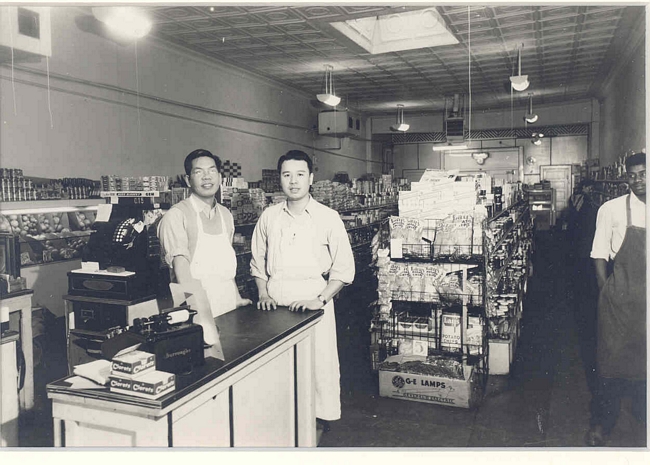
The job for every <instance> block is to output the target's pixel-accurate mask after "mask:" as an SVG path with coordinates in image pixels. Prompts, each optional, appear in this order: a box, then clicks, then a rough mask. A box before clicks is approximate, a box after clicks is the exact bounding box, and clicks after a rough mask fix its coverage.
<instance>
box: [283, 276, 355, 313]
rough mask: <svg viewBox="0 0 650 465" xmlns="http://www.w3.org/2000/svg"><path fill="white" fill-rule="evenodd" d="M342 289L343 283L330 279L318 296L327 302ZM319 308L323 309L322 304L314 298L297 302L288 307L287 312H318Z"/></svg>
mask: <svg viewBox="0 0 650 465" xmlns="http://www.w3.org/2000/svg"><path fill="white" fill-rule="evenodd" d="M344 287H345V283H344V282H343V281H339V280H338V279H330V281H329V282H328V283H327V286H325V289H323V291H322V292H321V293H320V295H321V297H322V298H323V299H325V300H326V301H327V302H329V301H330V300H332V299H333V298H334V296H335V295H336V294H338V293H339V292H340V291H341V289H343V288H344ZM321 308H323V302H321V301H320V300H319V299H316V298H314V299H312V300H297V301H295V302H292V303H291V305H289V310H291V311H305V310H320V309H321Z"/></svg>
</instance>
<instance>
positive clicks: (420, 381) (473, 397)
mask: <svg viewBox="0 0 650 465" xmlns="http://www.w3.org/2000/svg"><path fill="white" fill-rule="evenodd" d="M413 358H414V356H411V357H408V359H409V360H412V359H413ZM404 359H405V358H404V357H403V356H400V355H395V356H393V357H389V358H388V359H387V360H386V361H389V362H398V363H399V362H400V361H401V360H404ZM464 375H465V379H453V378H445V377H441V376H428V375H419V374H411V373H402V372H397V371H385V370H382V369H381V368H380V370H379V395H380V396H381V397H392V398H394V399H403V400H413V401H416V402H424V403H429V404H438V405H448V406H450V407H462V408H473V407H474V406H476V405H477V404H478V402H479V401H480V388H479V386H478V380H477V376H476V374H475V372H474V369H473V367H471V366H465V367H464Z"/></svg>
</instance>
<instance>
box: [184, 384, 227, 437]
mask: <svg viewBox="0 0 650 465" xmlns="http://www.w3.org/2000/svg"><path fill="white" fill-rule="evenodd" d="M176 414H177V412H174V413H173V414H172V415H174V416H176ZM172 421H173V424H172V441H173V446H174V447H230V408H229V405H228V390H225V391H222V392H220V393H219V394H217V395H215V396H213V397H209V398H208V400H205V401H203V402H201V403H199V404H198V405H196V406H194V409H193V410H192V411H190V412H189V413H187V414H186V415H184V416H183V417H180V418H178V419H176V418H173V419H172Z"/></svg>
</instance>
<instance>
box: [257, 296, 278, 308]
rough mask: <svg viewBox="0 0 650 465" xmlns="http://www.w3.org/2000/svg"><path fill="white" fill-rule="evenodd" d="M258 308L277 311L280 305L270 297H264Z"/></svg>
mask: <svg viewBox="0 0 650 465" xmlns="http://www.w3.org/2000/svg"><path fill="white" fill-rule="evenodd" d="M257 308H259V309H260V310H275V309H276V308H278V303H277V302H276V301H275V300H273V299H272V298H270V297H269V296H262V297H260V300H259V301H258V302H257Z"/></svg>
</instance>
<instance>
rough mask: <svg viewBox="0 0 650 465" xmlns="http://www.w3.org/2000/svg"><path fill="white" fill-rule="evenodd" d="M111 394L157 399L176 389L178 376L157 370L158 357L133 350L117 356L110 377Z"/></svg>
mask: <svg viewBox="0 0 650 465" xmlns="http://www.w3.org/2000/svg"><path fill="white" fill-rule="evenodd" d="M109 386H110V390H111V392H117V393H120V394H126V395H130V396H136V397H144V398H147V399H157V398H158V397H161V396H163V395H165V394H169V393H170V392H173V391H174V390H175V389H176V376H175V375H174V374H172V373H167V372H164V371H158V370H156V356H155V355H154V354H150V353H147V352H142V351H139V350H133V351H131V352H128V353H126V354H123V355H116V356H115V357H113V360H112V362H111V374H110V376H109Z"/></svg>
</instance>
